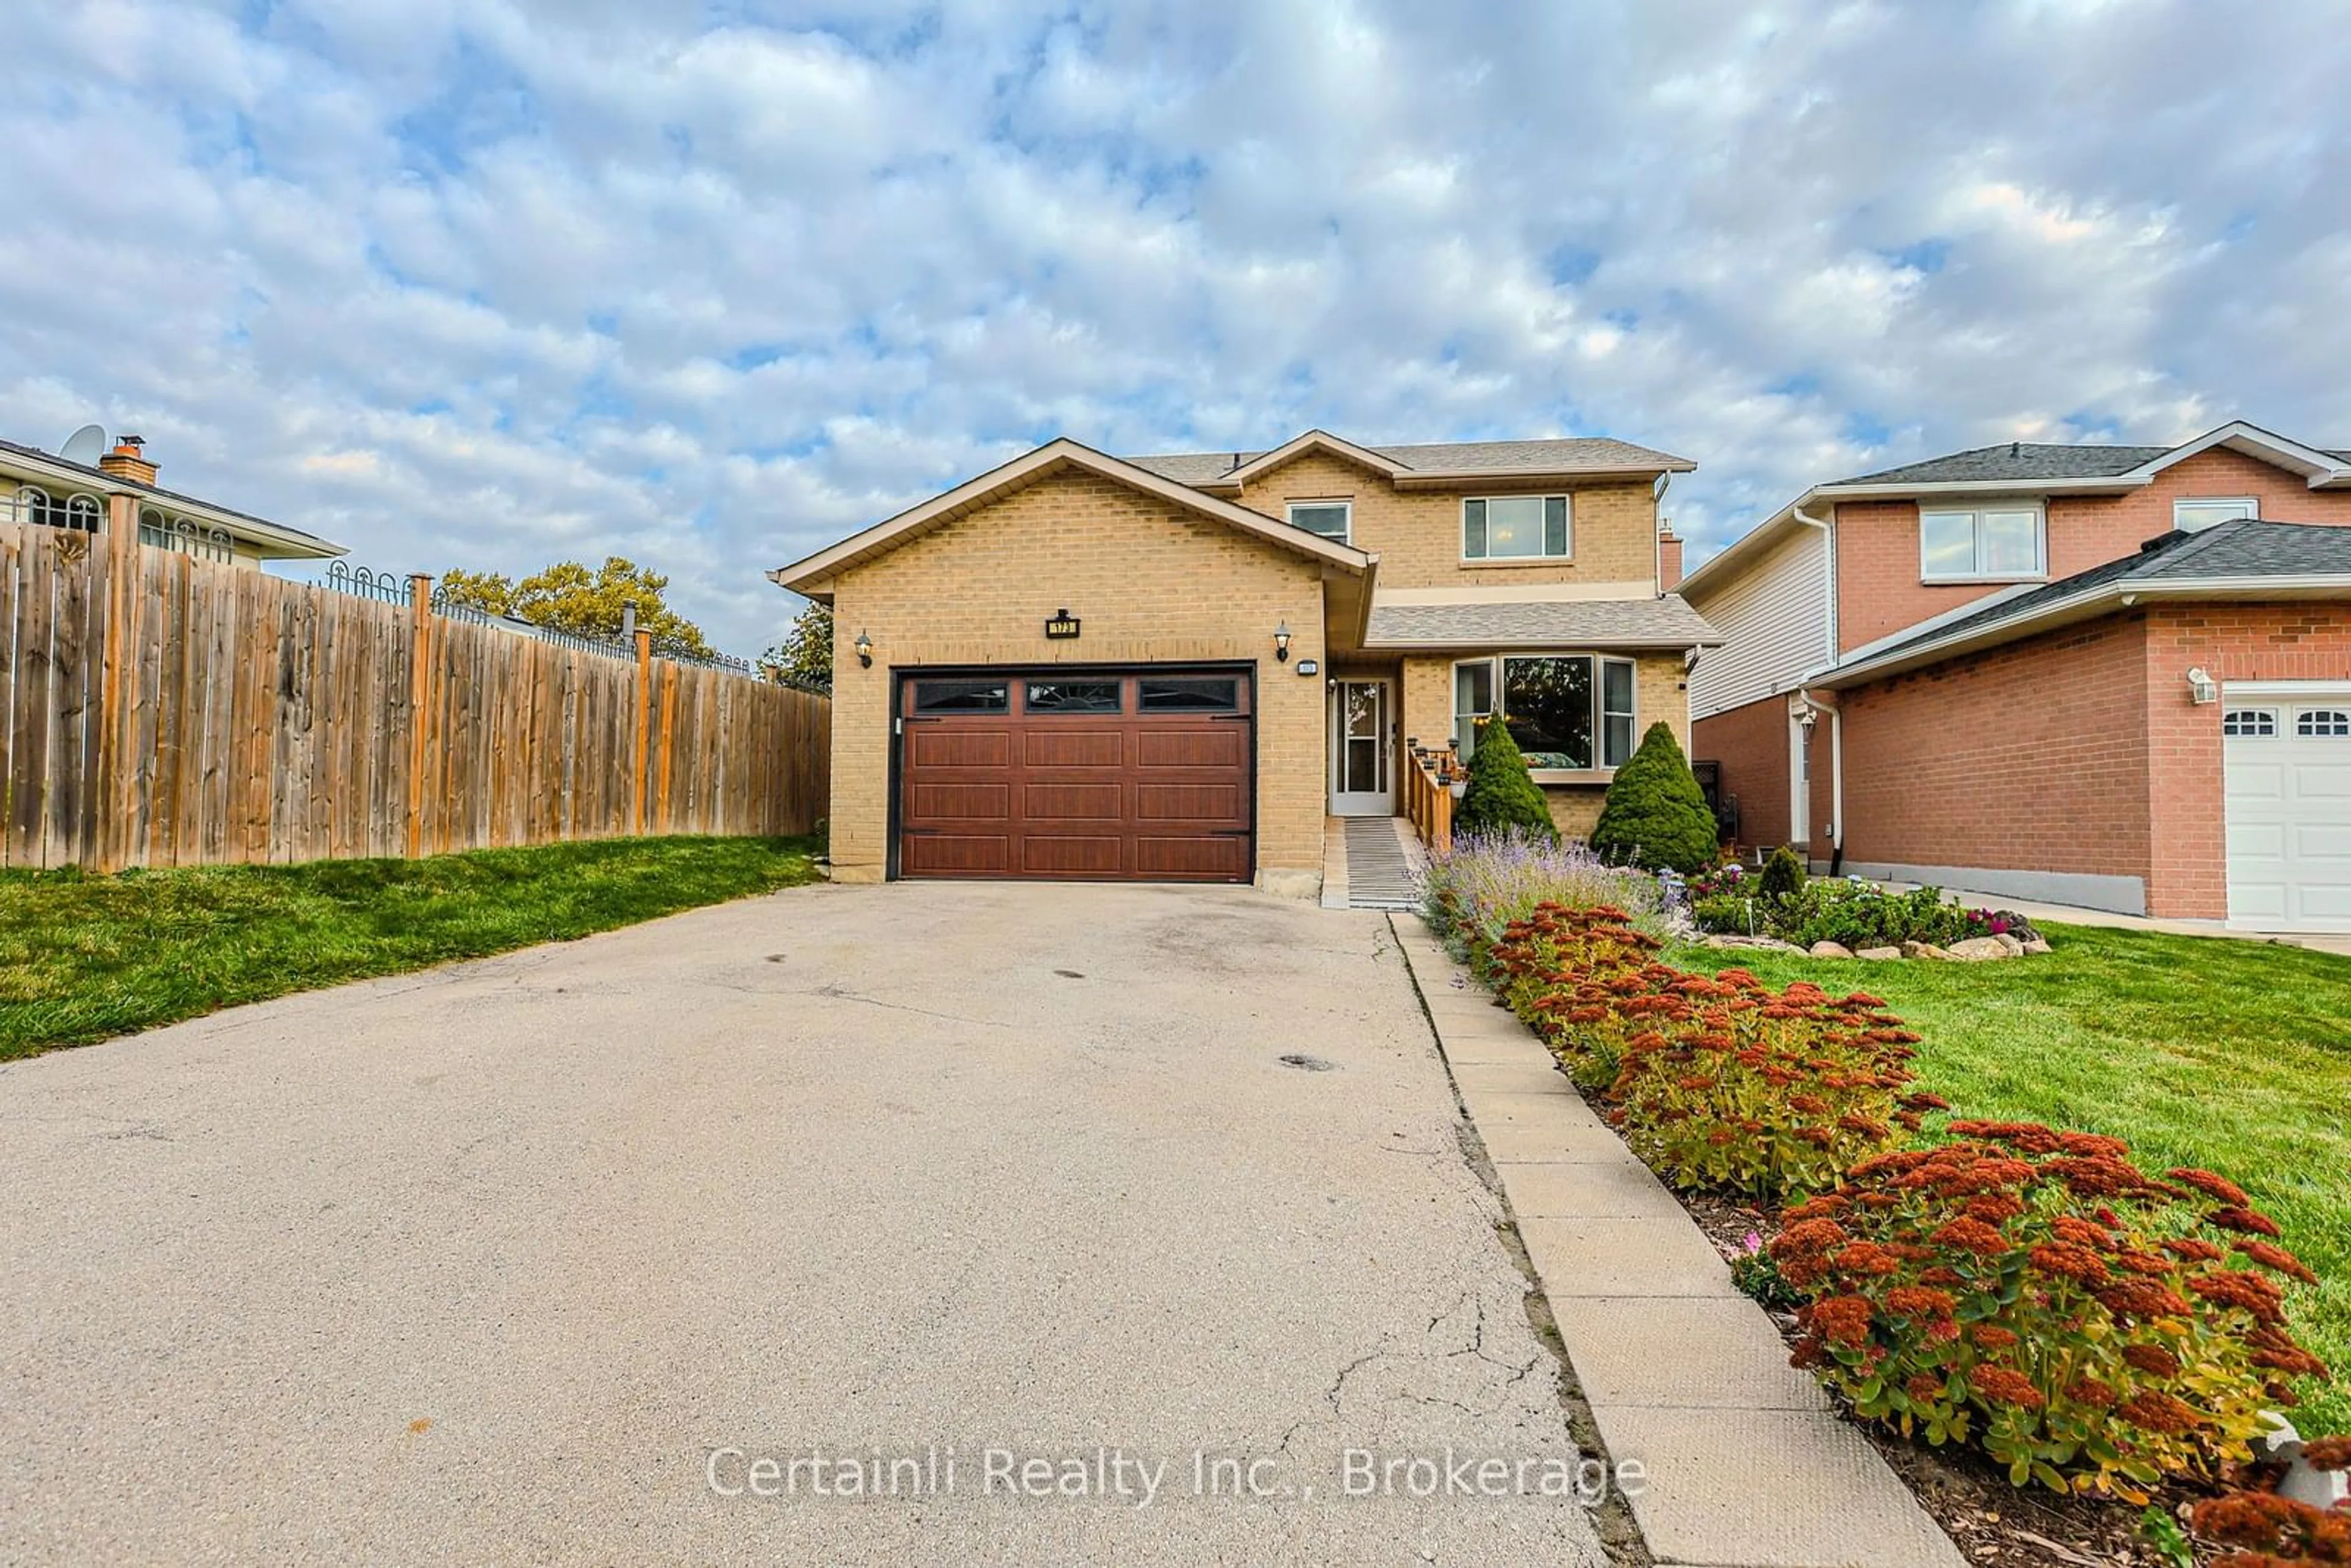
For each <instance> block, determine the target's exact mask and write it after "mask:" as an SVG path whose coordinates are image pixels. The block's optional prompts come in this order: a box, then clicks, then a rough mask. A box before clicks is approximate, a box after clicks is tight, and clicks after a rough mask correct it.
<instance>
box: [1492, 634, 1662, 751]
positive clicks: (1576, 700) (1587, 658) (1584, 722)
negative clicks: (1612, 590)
mask: <svg viewBox="0 0 2351 1568" xmlns="http://www.w3.org/2000/svg"><path fill="white" fill-rule="evenodd" d="M1634 685H1635V682H1634V668H1633V661H1632V660H1630V659H1608V658H1602V657H1600V656H1598V655H1597V654H1593V653H1503V654H1499V655H1497V656H1495V657H1492V658H1486V659H1472V660H1464V661H1462V662H1461V663H1459V664H1455V665H1454V666H1453V739H1454V744H1455V745H1456V747H1458V748H1459V750H1460V753H1461V755H1462V756H1463V757H1465V758H1466V757H1468V755H1469V754H1470V752H1471V751H1473V750H1475V749H1476V747H1477V742H1478V721H1479V720H1480V719H1484V718H1495V717H1499V719H1500V720H1501V722H1502V723H1503V724H1504V725H1506V726H1508V727H1509V728H1510V738H1511V739H1512V740H1514V741H1516V742H1517V743H1518V746H1519V749H1520V751H1522V752H1524V753H1525V754H1526V758H1527V766H1528V767H1529V768H1535V769H1538V770H1541V769H1545V768H1549V769H1553V770H1562V771H1588V770H1590V769H1592V768H1615V767H1618V766H1620V765H1621V764H1622V763H1623V762H1624V761H1625V758H1628V757H1630V756H1632V755H1633V747H1634V744H1635V741H1636V740H1637V739H1638V738H1639V737H1638V734H1637V729H1638V726H1637V725H1636V723H1635V717H1636V716H1635V705H1634Z"/></svg>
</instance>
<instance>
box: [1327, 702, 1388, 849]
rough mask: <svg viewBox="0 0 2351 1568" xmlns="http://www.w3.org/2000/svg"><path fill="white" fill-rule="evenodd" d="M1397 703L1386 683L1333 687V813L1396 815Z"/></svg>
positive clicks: (1378, 815) (1376, 815) (1336, 815)
mask: <svg viewBox="0 0 2351 1568" xmlns="http://www.w3.org/2000/svg"><path fill="white" fill-rule="evenodd" d="M1331 814H1332V816H1334V817H1392V816H1394V815H1395V697H1394V695H1393V689H1392V688H1391V687H1390V686H1389V685H1388V683H1387V682H1385V681H1349V680H1340V681H1333V682H1332V685H1331Z"/></svg>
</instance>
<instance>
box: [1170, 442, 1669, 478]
mask: <svg viewBox="0 0 2351 1568" xmlns="http://www.w3.org/2000/svg"><path fill="white" fill-rule="evenodd" d="M1267 450H1270V449H1260V450H1258V451H1255V452H1176V453H1167V454H1163V455H1156V456H1149V457H1129V458H1128V459H1126V461H1127V462H1129V463H1132V464H1134V465H1135V466H1136V467H1138V468H1146V469H1149V470H1150V471H1151V472H1152V473H1154V474H1156V475H1158V476H1160V477H1161V478H1163V479H1173V480H1175V481H1176V482H1177V483H1179V484H1184V485H1204V484H1207V483H1208V482H1209V481H1211V480H1214V479H1220V478H1222V477H1223V476H1226V475H1227V474H1229V473H1231V472H1232V471H1233V470H1234V469H1236V468H1238V467H1242V466H1244V465H1248V464H1249V463H1253V462H1255V461H1256V460H1257V459H1258V458H1260V457H1262V456H1264V455H1265V454H1266V451H1267ZM1364 450H1366V451H1369V452H1376V453H1378V454H1379V455H1381V456H1383V457H1385V458H1387V459H1388V460H1389V461H1391V462H1394V463H1397V464H1400V465H1403V466H1405V467H1406V468H1409V469H1411V470H1412V471H1413V472H1415V473H1416V474H1447V473H1475V472H1478V471H1479V470H1482V469H1492V468H1504V469H1548V470H1551V471H1553V472H1556V473H1562V474H1573V473H1576V472H1579V471H1581V470H1583V469H1588V468H1625V467H1635V466H1644V465H1656V466H1658V467H1660V468H1663V467H1665V466H1667V465H1678V464H1680V463H1682V462H1683V461H1684V459H1682V458H1679V457H1674V456H1669V455H1667V454H1666V453H1663V452H1657V451H1653V450H1651V449H1650V448H1648V447H1646V446H1635V445H1634V444H1632V443H1631V442H1629V441H1616V440H1613V439H1610V438H1608V437H1605V436H1590V437H1582V436H1580V437H1575V438H1573V439H1562V440H1556V441H1447V442H1439V443H1435V444H1422V445H1411V446H1369V445H1366V446H1365V447H1364Z"/></svg>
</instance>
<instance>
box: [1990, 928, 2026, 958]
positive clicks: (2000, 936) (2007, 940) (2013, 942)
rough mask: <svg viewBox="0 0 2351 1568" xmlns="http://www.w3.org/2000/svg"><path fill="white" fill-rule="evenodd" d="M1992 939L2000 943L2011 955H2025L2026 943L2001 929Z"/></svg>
mask: <svg viewBox="0 0 2351 1568" xmlns="http://www.w3.org/2000/svg"><path fill="white" fill-rule="evenodd" d="M1992 940H1993V941H1995V942H1997V943H1999V944H2000V945H2001V947H2002V948H2004V949H2005V950H2006V951H2007V953H2008V956H2010V957H2011V958H2022V956H2024V943H2023V942H2022V940H2020V939H2019V938H2017V937H2014V936H2010V935H2009V934H2008V933H2007V932H2005V931H1999V932H1995V933H1993V934H1992Z"/></svg>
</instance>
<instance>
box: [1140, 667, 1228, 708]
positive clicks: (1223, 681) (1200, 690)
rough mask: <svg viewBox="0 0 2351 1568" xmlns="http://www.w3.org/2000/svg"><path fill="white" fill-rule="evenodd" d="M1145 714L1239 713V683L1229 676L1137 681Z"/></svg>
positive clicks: (1145, 678)
mask: <svg viewBox="0 0 2351 1568" xmlns="http://www.w3.org/2000/svg"><path fill="white" fill-rule="evenodd" d="M1136 684H1137V685H1139V686H1140V688H1141V693H1140V697H1141V704H1142V708H1143V711H1144V713H1238V712H1239V711H1240V706H1241V698H1240V690H1241V684H1240V682H1239V681H1238V680H1236V679H1233V678H1231V677H1229V676H1186V677H1170V678H1164V679H1157V680H1155V679H1153V678H1151V677H1149V676H1145V677H1144V679H1143V680H1141V681H1140V682H1138V683H1136Z"/></svg>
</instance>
